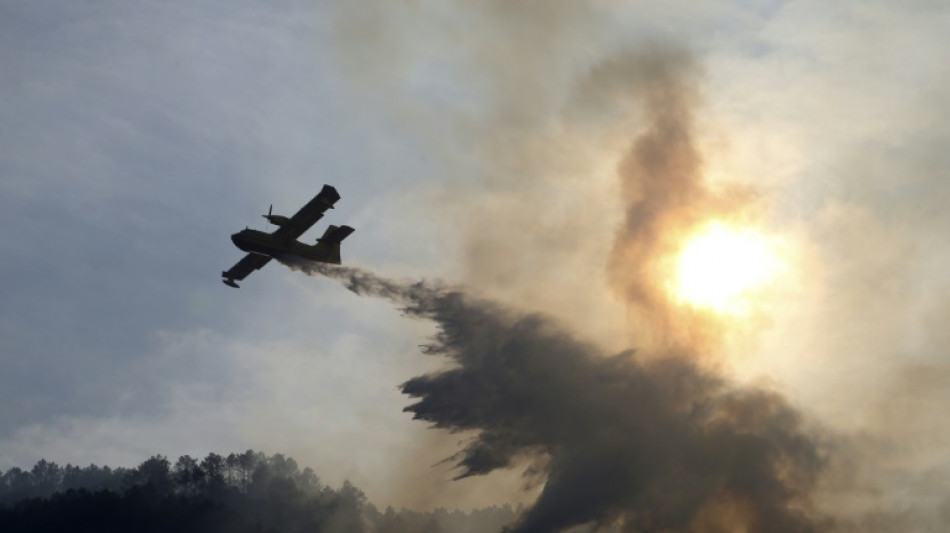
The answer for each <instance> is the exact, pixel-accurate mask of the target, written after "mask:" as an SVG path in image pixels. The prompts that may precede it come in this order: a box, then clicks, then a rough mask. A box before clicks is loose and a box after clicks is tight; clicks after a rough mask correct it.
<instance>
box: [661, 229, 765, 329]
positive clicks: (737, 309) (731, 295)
mask: <svg viewBox="0 0 950 533" xmlns="http://www.w3.org/2000/svg"><path fill="white" fill-rule="evenodd" d="M780 271H781V260H780V257H779V253H778V248H777V245H776V243H775V242H774V239H771V238H769V237H768V236H766V235H765V234H763V233H760V232H758V231H756V230H754V229H751V228H739V227H733V226H729V225H727V224H725V223H722V222H711V223H709V224H707V225H705V226H703V227H702V228H701V229H700V231H699V232H698V233H696V234H695V235H694V236H693V237H691V238H690V239H689V240H687V242H686V244H685V245H684V246H683V249H682V251H681V252H680V253H679V255H678V256H677V258H676V260H675V272H674V279H673V283H672V292H673V297H674V298H675V300H676V301H677V302H678V303H680V304H686V305H690V306H693V307H698V308H706V309H710V310H713V311H716V312H718V313H723V314H733V315H743V314H746V313H748V312H749V310H750V297H751V296H752V295H753V294H755V293H756V292H759V291H760V290H761V289H762V288H763V287H765V286H767V285H768V284H769V283H770V282H773V281H774V280H775V279H776V278H777V277H778V275H779V273H780Z"/></svg>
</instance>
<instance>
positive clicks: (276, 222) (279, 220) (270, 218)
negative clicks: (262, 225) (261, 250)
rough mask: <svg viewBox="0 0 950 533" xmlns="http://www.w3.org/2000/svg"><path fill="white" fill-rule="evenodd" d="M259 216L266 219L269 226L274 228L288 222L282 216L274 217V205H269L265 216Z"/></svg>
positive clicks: (287, 219)
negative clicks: (271, 225)
mask: <svg viewBox="0 0 950 533" xmlns="http://www.w3.org/2000/svg"><path fill="white" fill-rule="evenodd" d="M261 216H262V217H264V218H266V219H267V221H268V222H270V223H271V224H273V225H275V226H283V225H284V224H286V223H287V222H288V221H289V220H290V219H289V218H287V217H285V216H283V215H275V214H274V204H270V208H269V209H268V210H267V214H266V215H261Z"/></svg>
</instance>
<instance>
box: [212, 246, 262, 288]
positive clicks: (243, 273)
mask: <svg viewBox="0 0 950 533" xmlns="http://www.w3.org/2000/svg"><path fill="white" fill-rule="evenodd" d="M270 259H271V258H270V257H267V256H266V255H259V254H247V255H245V256H244V257H243V258H242V259H241V260H240V261H238V262H237V263H236V264H235V265H234V266H233V267H231V268H230V269H229V270H226V271H224V272H222V273H221V276H223V277H224V280H223V281H224V282H225V283H226V284H228V285H230V286H232V287H234V288H237V287H238V284H237V283H235V282H234V280H242V279H244V278H246V277H247V275H248V274H250V273H251V272H254V271H255V270H258V269H260V268H261V267H262V266H264V265H266V264H267V263H268V262H270Z"/></svg>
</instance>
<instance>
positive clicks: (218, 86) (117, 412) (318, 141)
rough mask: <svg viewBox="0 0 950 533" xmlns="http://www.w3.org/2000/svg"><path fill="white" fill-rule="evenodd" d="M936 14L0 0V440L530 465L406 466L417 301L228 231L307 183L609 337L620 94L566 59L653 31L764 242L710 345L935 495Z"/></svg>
mask: <svg viewBox="0 0 950 533" xmlns="http://www.w3.org/2000/svg"><path fill="white" fill-rule="evenodd" d="M948 31H950V7H948V5H947V4H946V3H945V2H941V1H918V2H900V3H898V2H885V1H872V2H865V1H842V2H835V3H829V2H821V1H788V2H775V1H735V2H728V1H717V2H707V3H703V4H702V7H695V6H694V3H693V2H660V1H657V2H636V3H632V2H631V3H625V2H619V1H606V0H605V1H603V2H592V3H591V4H589V5H586V4H581V3H579V2H577V3H575V2H569V1H555V2H538V1H535V2H523V3H518V4H516V5H508V4H506V3H504V2H474V3H467V2H460V1H459V2H436V1H421V2H405V3H403V2H372V1H369V0H364V1H360V2H342V1H341V2H329V1H309V2H308V1H297V0H279V1H276V2H269V3H267V4H266V5H262V4H260V3H258V2H246V1H228V2H217V1H213V0H210V1H206V2H158V1H146V0H122V1H119V0H91V1H88V2H75V1H65V0H49V1H46V2H18V1H14V0H7V1H0V73H2V74H0V124H2V125H3V127H2V129H0V176H2V178H0V222H2V224H0V227H3V228H5V229H6V231H4V232H2V233H0V245H2V249H3V252H4V253H3V255H2V257H3V259H2V260H0V279H2V282H0V284H2V285H0V287H2V289H0V295H2V298H0V468H3V469H6V468H9V467H11V466H28V465H31V464H32V463H33V462H34V461H36V460H38V459H39V458H41V457H43V458H46V459H49V460H53V461H56V462H59V463H61V464H64V463H67V462H72V463H74V464H77V463H78V464H88V463H90V462H95V463H98V464H109V465H112V466H120V465H124V466H130V465H134V464H137V463H138V462H140V461H141V460H143V459H145V458H147V457H148V456H150V455H152V454H165V455H168V456H169V457H170V458H173V459H174V458H177V457H178V456H179V455H182V454H191V455H197V456H201V455H204V454H206V453H208V452H211V451H215V452H227V451H232V450H243V449H246V448H254V449H258V450H262V451H265V452H268V453H276V452H281V453H286V454H289V455H291V456H292V457H294V458H296V459H297V460H298V461H299V462H300V463H301V464H305V465H309V466H312V467H313V468H314V469H315V470H316V471H317V473H318V474H319V475H320V476H321V477H323V478H324V480H325V481H327V482H329V483H331V484H334V485H336V484H339V483H340V482H342V481H343V479H346V478H349V479H350V480H352V481H353V482H354V483H355V484H356V485H357V486H359V487H361V488H363V489H364V490H366V492H367V493H368V495H369V497H370V498H371V499H372V500H374V501H377V502H378V503H381V504H383V505H385V504H387V503H393V504H394V505H417V506H420V507H424V506H433V505H446V506H454V505H460V506H463V507H464V506H470V505H483V504H486V503H497V502H503V501H508V500H511V499H519V498H520V499H524V498H526V496H518V494H519V491H518V488H519V483H518V480H517V472H514V473H512V474H511V476H508V477H505V475H493V476H492V477H490V478H488V479H475V480H465V481H463V482H451V481H449V480H450V478H451V475H452V473H451V471H450V470H449V468H448V467H447V466H446V467H432V468H430V466H429V465H431V464H433V463H435V462H437V461H438V460H439V459H441V458H444V457H445V456H447V455H449V454H450V453H452V451H453V450H455V449H456V443H457V442H458V441H459V440H460V439H462V438H463V436H444V435H439V434H436V433H435V432H432V431H429V430H427V429H426V427H425V426H424V424H422V423H418V422H413V421H411V420H410V418H409V415H407V414H405V413H403V412H402V408H403V407H404V406H405V405H406V404H408V403H409V401H408V399H407V398H405V397H403V396H401V395H400V394H399V392H398V390H397V388H396V387H397V386H398V385H399V384H400V383H402V382H404V381H405V380H407V379H408V378H410V377H412V376H415V375H417V374H419V373H421V372H426V371H431V370H433V369H435V368H438V366H439V361H437V360H434V359H433V358H431V357H427V356H424V355H422V354H420V353H419V350H418V345H419V344H423V343H425V342H426V339H427V338H428V336H429V335H431V333H432V326H431V325H430V324H426V323H420V322H413V321H410V320H409V319H407V318H405V317H402V316H400V313H399V312H398V310H394V309H392V308H391V306H390V305H389V304H387V303H385V302H381V301H376V300H372V299H365V298H360V297H357V296H355V295H353V294H350V293H349V292H347V291H345V290H344V289H342V288H341V287H339V286H338V285H337V284H336V283H334V282H331V281H329V280H324V279H319V278H310V277H307V276H304V275H303V274H301V273H298V272H292V271H290V270H289V269H287V268H285V267H283V266H282V265H278V264H271V265H269V266H268V267H266V268H265V269H263V270H261V271H259V272H256V273H255V274H253V275H252V276H250V277H248V278H247V280H245V282H244V283H242V288H241V289H240V290H238V291H235V290H233V289H230V288H228V287H225V286H224V285H222V284H221V283H220V282H219V274H220V272H221V271H222V270H225V269H226V268H228V267H229V266H231V265H232V264H233V263H234V262H235V261H236V260H237V259H239V258H240V257H241V252H240V251H239V250H237V249H236V248H234V246H233V245H232V244H231V242H230V240H229V238H228V237H229V235H230V234H231V233H234V232H236V231H238V230H240V229H242V228H243V227H244V226H246V225H250V226H251V227H255V228H259V229H263V228H264V227H265V221H264V220H263V219H262V218H260V216H259V215H260V214H262V213H264V212H266V210H267V207H268V205H269V204H271V203H273V204H274V212H275V213H280V214H284V215H290V214H292V213H293V212H294V211H295V210H296V209H297V208H299V207H300V206H301V205H303V204H304V203H305V202H306V201H307V200H309V199H310V198H311V197H312V196H313V195H314V194H316V193H317V192H318V191H319V190H320V187H321V186H322V185H323V184H324V183H328V184H333V185H334V186H336V188H337V189H338V190H339V192H340V194H341V195H342V200H341V201H340V202H338V204H337V206H336V209H334V210H332V211H330V212H328V213H327V215H326V216H325V218H324V219H323V220H322V221H321V223H319V224H318V226H317V227H316V228H315V229H314V230H312V232H310V233H308V234H307V235H306V236H305V237H304V238H303V239H302V240H308V239H310V240H312V239H315V238H316V236H317V235H318V234H319V233H321V232H322V231H323V228H324V225H323V224H325V223H332V224H348V225H350V226H353V227H355V228H356V229H357V232H356V233H354V234H353V235H352V236H351V237H349V238H348V239H347V240H346V241H345V242H344V245H343V260H344V262H349V263H355V264H359V265H362V266H365V267H368V268H371V269H373V270H374V271H376V272H379V273H381V274H383V275H387V276H395V277H408V278H430V279H442V280H447V281H448V282H451V283H462V284H466V285H467V286H470V287H472V288H473V289H474V290H478V291H480V292H482V293H484V294H487V295H489V296H492V297H495V298H498V299H500V300H502V301H504V302H506V303H508V304H510V305H514V306H522V307H525V308H531V309H540V310H543V311H545V312H548V313H550V314H553V315H554V316H556V317H558V318H560V319H562V320H565V321H569V322H571V323H572V325H573V326H574V327H576V328H577V329H579V330H580V331H579V333H580V334H581V335H582V336H585V337H587V338H591V339H593V340H594V341H595V342H602V343H603V344H605V345H606V346H610V347H612V348H614V347H616V348H620V347H622V345H624V344H626V343H630V342H635V341H632V340H630V338H628V337H626V336H625V335H619V336H618V334H617V331H618V329H623V327H624V326H623V324H624V321H623V319H622V317H620V315H617V313H618V312H619V311H618V310H619V309H620V306H619V304H618V303H617V302H616V301H614V300H612V299H611V298H609V297H605V293H606V292H607V291H608V289H607V283H606V281H605V275H604V265H605V263H606V254H607V252H608V251H609V248H610V245H611V243H612V241H613V238H614V234H615V231H616V227H617V224H618V223H619V221H620V220H621V217H622V214H623V212H622V206H621V205H620V203H619V201H618V200H616V190H617V185H616V179H617V178H616V168H617V165H618V162H619V161H620V160H621V158H622V155H623V151H624V150H625V148H626V147H627V146H629V144H630V141H631V139H633V138H634V136H636V135H637V134H638V133H639V131H638V125H639V124H640V123H639V122H638V120H639V119H640V117H641V111H639V110H638V107H637V106H638V105H639V104H638V103H637V102H636V101H631V100H630V99H629V98H627V95H626V93H625V92H624V90H623V89H624V86H623V85H622V84H621V85H618V86H617V87H619V89H617V88H614V89H610V88H609V87H608V88H607V89H603V92H598V91H597V90H592V89H591V87H592V84H594V82H593V81H591V80H599V79H600V78H597V73H598V72H601V70H598V69H602V68H604V65H614V64H618V63H622V62H623V61H624V60H625V59H624V58H625V57H627V56H629V55H631V54H632V55H636V54H638V53H643V51H644V50H649V49H650V47H654V46H669V45H673V46H675V47H677V48H678V49H682V50H686V51H688V52H689V53H691V54H692V56H693V59H694V61H695V62H696V63H697V65H698V71H699V72H700V74H699V76H698V81H697V87H698V92H699V94H700V103H699V104H698V106H697V109H696V110H695V114H696V117H697V129H698V133H697V135H698V138H699V141H700V147H701V151H702V157H703V159H704V162H705V166H704V168H705V171H706V172H707V174H708V176H709V179H711V180H720V181H726V182H737V183H741V184H744V185H747V186H750V187H754V188H755V189H756V190H758V191H759V192H760V194H761V195H762V197H763V198H765V199H766V201H765V202H764V205H765V207H764V208H763V209H764V213H763V214H762V216H761V217H760V219H759V222H760V223H761V224H762V227H763V230H764V231H768V232H772V233H774V234H776V235H779V236H781V237H782V238H784V239H786V240H787V241H788V242H791V243H793V244H792V246H793V247H794V250H795V251H794V253H793V254H791V256H792V257H793V259H791V260H790V261H791V264H790V266H789V268H790V269H791V270H792V271H793V275H792V276H791V277H790V278H787V279H786V281H787V284H786V286H784V287H781V289H782V290H781V291H779V292H778V294H779V296H774V295H773V297H772V298H771V299H769V300H768V301H767V302H766V303H764V304H763V307H762V309H761V314H760V315H759V316H758V317H757V320H756V321H754V323H752V324H751V325H748V326H746V327H744V329H743V328H740V329H741V332H740V333H737V336H736V338H735V339H733V340H734V342H733V343H732V344H731V345H730V346H729V347H728V350H732V352H730V353H731V354H732V355H727V357H726V359H727V364H726V368H727V370H726V372H728V373H729V374H730V375H732V376H733V377H734V378H735V379H737V380H742V381H751V382H756V383H767V384H768V386H770V387H774V388H776V389H777V390H779V391H781V392H782V393H783V394H785V395H786V396H787V397H788V398H789V400H790V401H791V402H792V403H793V404H794V405H796V406H797V407H798V408H799V409H800V410H801V411H802V412H803V413H805V414H806V415H807V416H808V417H809V420H810V421H811V422H812V423H814V424H815V425H816V426H817V427H822V428H825V430H827V431H828V433H831V434H834V439H840V440H841V441H842V442H848V443H849V444H848V445H849V446H854V450H855V451H854V453H853V455H852V457H853V462H854V464H853V465H849V466H848V467H847V468H845V467H844V466H842V465H840V464H837V463H836V464H835V465H833V466H832V467H831V468H830V470H829V474H828V476H827V479H826V480H825V481H824V482H823V485H822V490H824V491H826V492H825V493H823V494H826V495H831V496H828V498H829V500H831V499H836V500H835V501H838V500H837V499H840V500H841V502H840V506H841V507H842V508H844V509H846V512H852V513H854V514H861V513H864V512H866V511H868V510H881V511H885V512H888V513H892V514H893V515H894V516H905V517H906V516H912V517H913V518H908V519H907V520H916V521H910V522H906V523H912V524H915V527H917V528H918V530H920V531H929V529H927V528H931V527H932V528H934V529H933V530H934V531H937V529H936V527H938V526H939V524H940V523H941V517H944V518H946V517H947V516H948V513H950V455H948V454H947V452H946V450H947V449H950V425H948V423H947V422H946V416H945V412H946V409H947V408H948V407H950V393H948V392H947V391H950V364H948V357H950V356H948V352H947V344H948V342H950V336H948V334H947V333H946V323H947V319H948V318H950V307H948V305H947V302H948V301H950V300H948V296H950V270H948V269H947V267H946V264H947V260H948V258H950V242H948V240H947V237H946V236H947V235H950V215H947V210H946V205H947V202H948V201H950V175H948V170H947V169H948V168H950V152H948V150H947V149H946V147H947V146H950V126H948V124H950V120H948V119H950V105H948V104H947V102H950V62H948V61H947V60H946V59H947V53H946V35H947V32H948ZM598 83H599V82H598ZM618 83H623V80H620V81H618ZM608 85H609V84H605V85H604V86H605V87H607V86H608ZM598 87H599V86H598ZM598 90H599V89H598ZM580 235H583V238H582V239H580V238H575V237H577V236H580ZM788 279H791V280H793V281H788ZM621 314H622V313H621ZM615 315H616V316H615ZM630 337H634V335H631V336H630ZM728 350H727V351H728ZM845 470H847V472H845ZM406 487H410V488H413V489H414V490H406ZM410 493H411V494H410ZM527 497H528V498H530V496H527ZM902 512H903V513H905V514H904V515H901V513H902ZM941 513H943V514H941ZM895 520H896V519H895ZM894 523H895V524H898V525H895V526H893V527H894V528H895V529H894V530H895V531H898V530H900V529H899V528H900V527H901V525H900V524H905V525H906V523H903V522H901V523H898V522H894Z"/></svg>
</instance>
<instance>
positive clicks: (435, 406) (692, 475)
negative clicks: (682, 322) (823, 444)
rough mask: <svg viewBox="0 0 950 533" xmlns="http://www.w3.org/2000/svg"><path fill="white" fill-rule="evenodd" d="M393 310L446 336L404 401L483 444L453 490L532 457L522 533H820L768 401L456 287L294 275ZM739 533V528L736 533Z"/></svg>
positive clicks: (789, 415)
mask: <svg viewBox="0 0 950 533" xmlns="http://www.w3.org/2000/svg"><path fill="white" fill-rule="evenodd" d="M292 266H293V267H294V268H297V269H300V270H304V271H307V272H309V273H312V274H324V275H328V276H330V277H333V278H335V279H338V280H339V281H341V282H342V283H343V284H344V285H345V286H346V287H347V288H349V289H350V290H352V291H354V292H356V293H357V294H361V295H368V296H377V297H383V298H388V299H390V300H392V301H394V302H396V303H397V304H398V305H400V306H401V307H402V309H403V310H404V311H405V312H406V313H407V314H408V315H409V316H412V317H417V318H424V319H429V320H433V321H434V322H435V323H436V324H437V325H438V327H439V332H438V333H437V335H436V336H435V338H434V339H433V342H432V343H431V344H430V345H429V346H428V347H427V351H428V352H430V353H434V354H439V355H442V356H444V357H446V358H447V359H449V360H451V361H452V362H454V363H455V365H453V366H451V367H450V368H448V369H446V370H443V371H441V372H437V373H434V374H429V375H425V376H420V377H416V378H413V379H411V380H409V381H407V382H406V383H404V384H403V385H402V386H401V388H402V391H403V392H404V393H405V394H407V395H409V396H411V397H413V398H415V399H416V400H417V401H416V402H415V403H413V404H412V405H410V406H408V407H407V408H406V411H408V412H410V413H412V415H413V417H414V418H416V419H419V420H425V421H428V422H430V423H432V425H433V426H434V427H437V428H444V429H448V430H451V431H468V430H474V431H475V432H477V436H476V437H475V438H474V439H473V440H472V441H471V442H469V443H468V444H467V445H466V446H465V448H464V449H463V450H462V451H461V452H459V453H458V455H457V456H456V457H454V458H453V459H454V460H455V461H456V465H457V468H458V470H459V474H458V477H459V478H463V477H468V476H476V475H482V474H487V473H489V472H491V471H493V470H496V469H500V468H505V467H511V466H516V465H518V464H522V462H523V460H525V459H529V460H533V461H534V463H533V464H535V465H536V467H537V468H538V469H540V472H541V473H542V474H543V475H544V479H545V484H544V488H543V490H542V491H541V494H540V496H539V498H538V500H537V501H536V502H535V504H534V505H533V506H532V507H531V508H530V509H529V510H528V511H527V512H526V513H525V515H524V516H523V517H522V518H521V519H520V520H519V521H518V522H517V523H515V524H512V525H511V526H510V530H511V531H513V532H549V531H559V530H563V529H565V528H568V527H571V526H575V525H579V524H587V523H593V524H595V525H599V526H606V525H619V526H620V527H621V528H622V530H624V531H672V532H676V531H736V530H744V531H749V532H766V531H767V532H771V533H784V532H811V531H819V530H820V529H821V527H820V526H821V521H820V520H819V519H817V518H815V516H814V515H813V513H810V512H809V501H808V494H809V492H810V490H811V489H812V486H813V484H814V483H815V481H816V477H817V475H818V473H819V472H820V471H821V469H822V464H823V461H822V458H821V454H820V450H819V447H818V446H817V444H816V441H815V440H814V439H813V438H812V437H811V436H810V435H809V433H808V432H807V431H806V430H805V428H804V427H803V422H802V420H801V419H800V417H799V415H798V414H797V413H796V412H795V411H794V410H793V409H792V408H791V407H790V406H789V405H787V404H786V403H785V402H784V401H783V399H782V398H781V397H780V396H778V395H777V394H774V393H772V392H769V391H766V390H758V389H748V388H736V387H733V386H730V384H729V383H727V382H725V381H724V380H722V379H721V378H719V377H716V376H715V375H713V374H711V373H708V372H706V371H704V370H701V369H700V368H699V367H697V366H696V365H695V364H694V363H693V362H691V360H690V359H689V358H688V357H683V356H682V355H683V354H677V353H669V354H666V356H665V357H662V358H650V359H646V360H643V359H641V358H639V357H637V355H636V354H634V353H632V352H623V353H619V354H616V355H607V354H604V353H602V352H601V350H600V349H598V348H597V347H596V346H594V345H592V344H588V343H585V342H581V341H579V340H578V339H577V338H575V336H574V335H572V334H571V333H570V332H569V331H568V330H567V329H565V328H564V327H562V326H561V325H559V324H558V323H556V322H554V321H553V320H551V319H549V318H547V317H545V316H543V315H539V314H524V313H519V312H516V311H514V310H511V309H508V308H503V307H501V306H500V305H498V304H496V303H493V302H491V301H487V300H483V299H478V298H474V297H471V296H469V295H467V294H466V293H464V292H462V291H460V290H457V289H452V288H445V287H441V286H438V285H436V284H428V283H423V282H420V283H400V282H397V281H393V280H388V279H385V278H382V277H380V276H377V275H375V274H373V273H371V272H368V271H365V270H361V269H356V268H347V267H333V266H328V265H310V264H299V263H298V264H294V265H292ZM742 528H745V529H742Z"/></svg>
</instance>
